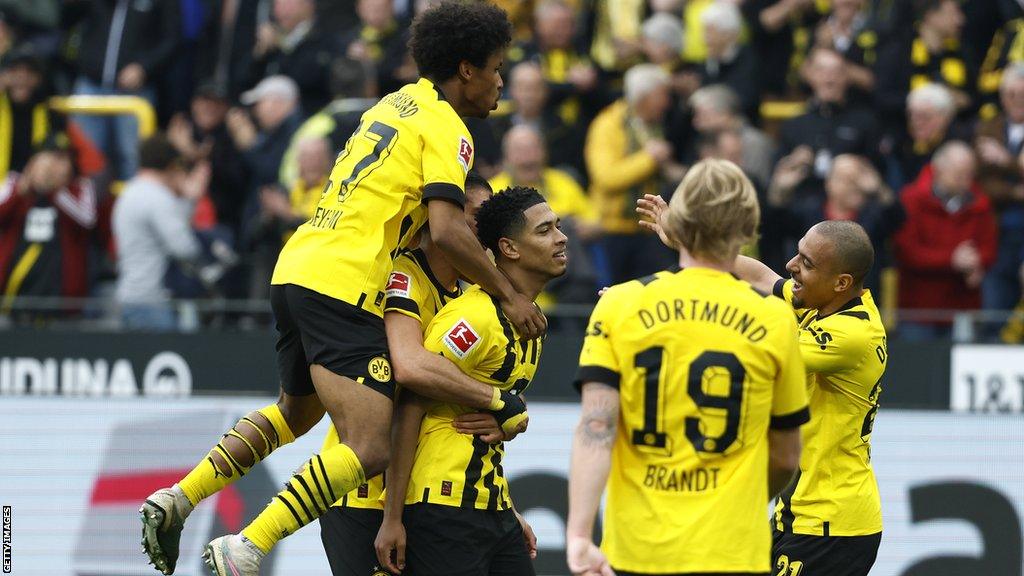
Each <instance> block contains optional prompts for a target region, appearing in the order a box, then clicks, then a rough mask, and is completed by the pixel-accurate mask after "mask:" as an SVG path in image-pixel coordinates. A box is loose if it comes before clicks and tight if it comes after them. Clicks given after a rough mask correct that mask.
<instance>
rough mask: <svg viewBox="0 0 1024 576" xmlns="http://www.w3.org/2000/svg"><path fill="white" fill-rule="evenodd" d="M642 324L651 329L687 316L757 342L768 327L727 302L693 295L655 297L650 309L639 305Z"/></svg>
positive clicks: (693, 320)
mask: <svg viewBox="0 0 1024 576" xmlns="http://www.w3.org/2000/svg"><path fill="white" fill-rule="evenodd" d="M638 314H639V315H640V322H642V323H643V325H644V328H647V329H651V328H654V326H655V325H657V324H659V323H665V322H670V321H679V320H689V321H691V322H708V323H711V324H720V325H722V326H724V327H726V328H732V329H733V330H735V331H737V332H739V333H740V334H742V335H743V336H745V337H746V338H747V340H750V341H751V342H760V341H761V340H762V339H764V337H765V336H767V335H768V330H767V329H766V328H765V327H764V326H763V325H762V324H760V323H757V318H756V317H754V316H751V315H750V314H747V313H746V312H741V311H740V310H739V309H737V308H736V307H734V306H733V305H731V304H722V303H720V302H709V301H702V300H698V299H696V298H691V299H689V300H684V299H682V298H675V299H673V300H671V301H669V300H659V301H658V302H657V303H656V304H655V305H654V309H653V310H649V309H647V308H641V309H640V311H639V312H638Z"/></svg>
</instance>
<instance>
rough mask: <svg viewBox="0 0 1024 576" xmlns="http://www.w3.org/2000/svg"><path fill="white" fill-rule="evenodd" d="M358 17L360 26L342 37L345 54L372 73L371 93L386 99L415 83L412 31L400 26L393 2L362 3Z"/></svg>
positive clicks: (364, 0)
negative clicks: (410, 51) (409, 53)
mask: <svg viewBox="0 0 1024 576" xmlns="http://www.w3.org/2000/svg"><path fill="white" fill-rule="evenodd" d="M356 15H357V16H359V23H358V24H356V25H355V26H354V27H352V28H350V29H349V30H347V31H346V32H344V33H342V35H341V46H342V49H341V53H342V54H344V55H345V56H346V57H348V58H350V59H352V60H356V61H358V62H360V63H362V64H363V66H365V67H366V69H367V70H368V71H370V75H369V76H370V77H369V80H370V83H371V85H372V86H373V90H371V94H373V95H376V96H378V97H379V96H383V95H385V94H390V93H391V92H397V91H398V90H399V89H400V88H401V87H402V86H404V85H405V84H408V83H409V82H415V81H416V77H417V74H416V67H415V64H412V65H410V64H409V62H408V61H407V60H408V59H407V58H406V53H407V49H406V44H408V42H409V34H408V29H407V28H403V27H401V26H399V23H398V20H397V19H396V18H395V9H394V5H393V3H392V1H391V0H358V1H357V2H356ZM310 112H312V110H310Z"/></svg>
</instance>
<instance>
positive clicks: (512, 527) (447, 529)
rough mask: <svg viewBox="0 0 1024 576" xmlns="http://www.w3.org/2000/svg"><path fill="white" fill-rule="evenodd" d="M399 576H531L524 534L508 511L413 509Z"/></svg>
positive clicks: (404, 517)
mask: <svg viewBox="0 0 1024 576" xmlns="http://www.w3.org/2000/svg"><path fill="white" fill-rule="evenodd" d="M402 521H403V522H404V524H405V540H406V545H405V566H406V569H405V570H403V571H402V576H534V575H535V574H536V572H534V570H533V562H532V561H531V560H530V553H529V551H528V550H527V549H526V541H525V540H524V538H523V528H522V527H521V526H520V525H519V521H518V520H516V516H515V513H514V512H512V511H511V510H501V511H496V512H495V511H490V510H469V509H465V508H456V507H454V506H442V505H440V504H412V505H409V506H406V507H405V512H404V513H403V515H402Z"/></svg>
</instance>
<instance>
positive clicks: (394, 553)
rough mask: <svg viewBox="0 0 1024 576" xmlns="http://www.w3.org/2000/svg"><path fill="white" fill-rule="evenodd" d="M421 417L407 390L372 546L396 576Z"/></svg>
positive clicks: (399, 407)
mask: <svg viewBox="0 0 1024 576" xmlns="http://www.w3.org/2000/svg"><path fill="white" fill-rule="evenodd" d="M424 414H426V409H425V407H424V406H423V403H422V399H421V398H420V397H419V396H417V395H416V394H415V393H413V392H411V391H409V390H401V391H399V395H398V401H397V402H396V404H395V415H394V419H393V421H392V423H391V461H390V462H389V464H388V469H387V472H385V474H386V478H387V490H385V491H384V520H383V521H382V522H381V525H380V530H379V531H378V532H377V539H376V540H375V541H374V543H373V546H374V548H375V549H376V551H377V561H378V562H380V565H381V566H383V567H385V568H386V569H387V570H389V571H390V572H392V573H395V574H398V573H401V571H402V570H403V569H405V526H403V525H402V511H403V510H404V509H405V492H406V490H407V489H408V488H409V477H410V476H411V475H412V466H413V464H414V463H415V460H416V443H417V441H418V440H419V434H420V423H421V422H422V421H423V415H424Z"/></svg>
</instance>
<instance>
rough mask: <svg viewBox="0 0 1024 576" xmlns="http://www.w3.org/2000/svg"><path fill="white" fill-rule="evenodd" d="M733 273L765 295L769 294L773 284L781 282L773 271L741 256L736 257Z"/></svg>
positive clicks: (780, 277)
mask: <svg viewBox="0 0 1024 576" xmlns="http://www.w3.org/2000/svg"><path fill="white" fill-rule="evenodd" d="M733 272H734V273H735V274H736V276H738V277H739V279H740V280H745V281H746V282H747V283H748V284H750V285H751V286H753V287H754V288H756V289H757V290H758V291H760V292H763V293H765V294H771V293H772V289H773V288H774V287H775V283H776V282H778V281H779V280H782V276H779V275H778V274H776V273H775V271H774V270H772V269H771V268H769V267H768V266H766V265H765V264H764V263H763V262H760V261H758V260H755V259H753V258H750V257H748V256H743V255H740V256H737V257H736V264H735V265H734V266H733Z"/></svg>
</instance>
